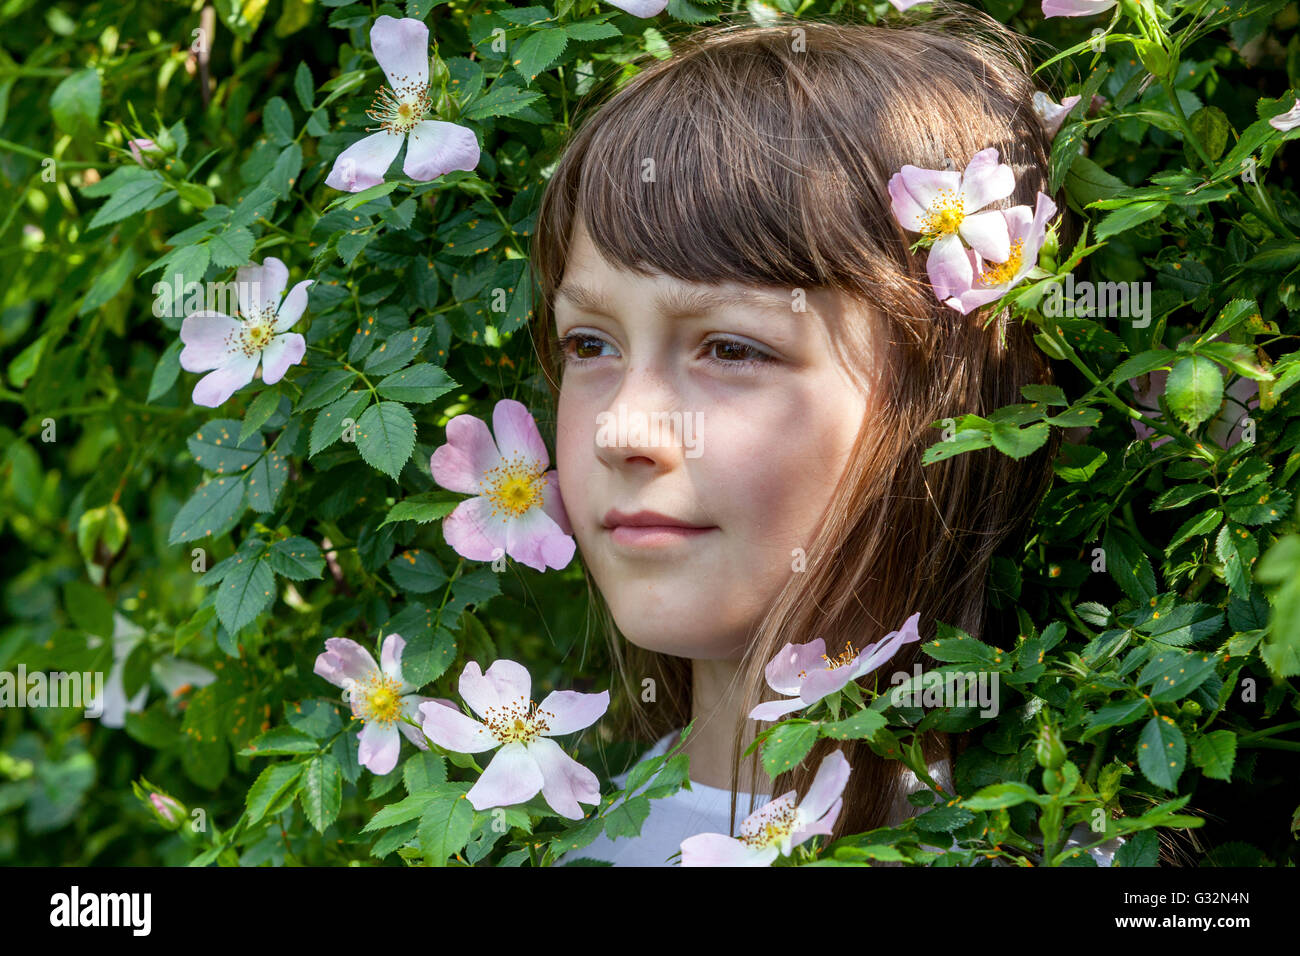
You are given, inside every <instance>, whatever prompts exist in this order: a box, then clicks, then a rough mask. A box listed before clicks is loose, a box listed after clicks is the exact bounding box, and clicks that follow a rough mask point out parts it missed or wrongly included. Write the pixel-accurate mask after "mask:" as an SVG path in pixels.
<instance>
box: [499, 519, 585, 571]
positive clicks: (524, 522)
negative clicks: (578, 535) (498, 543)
mask: <svg viewBox="0 0 1300 956" xmlns="http://www.w3.org/2000/svg"><path fill="white" fill-rule="evenodd" d="M505 526H506V545H505V548H506V554H508V555H510V557H512V558H514V559H515V560H516V561H519V562H520V563H522V564H526V565H528V566H529V567H530V568H532V569H533V570H535V571H545V570H546V569H547V567H548V566H549V567H553V568H562V567H564V566H565V565H567V564H568V563H569V561H570V560H571V559H572V558H573V555H574V552H575V551H576V545H575V544H574V541H573V539H572V538H570V537H568V536H567V535H566V534H564V532H562V531H561V530H560V528H559V526H558V525H557V524H556V523H555V522H554V521H552V520H551V516H550V515H548V514H547V513H546V511H545V509H543V508H541V507H537V506H534V507H532V508H529V509H528V510H527V511H525V512H524V513H523V514H522V515H520V516H519V517H517V518H509V519H507V520H506V522H505Z"/></svg>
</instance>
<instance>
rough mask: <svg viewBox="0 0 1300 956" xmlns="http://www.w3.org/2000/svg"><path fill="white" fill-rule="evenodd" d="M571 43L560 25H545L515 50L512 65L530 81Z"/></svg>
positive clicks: (557, 57)
mask: <svg viewBox="0 0 1300 956" xmlns="http://www.w3.org/2000/svg"><path fill="white" fill-rule="evenodd" d="M568 45H569V38H568V36H567V35H566V34H565V32H564V30H562V29H560V28H558V27H543V28H539V29H536V30H534V31H533V32H532V33H531V34H529V35H528V36H527V37H526V38H525V39H524V42H523V43H521V44H519V46H518V47H517V48H516V50H515V58H514V60H512V61H511V65H512V66H514V68H515V69H516V70H518V71H519V75H520V76H522V77H523V78H524V79H525V80H527V81H528V82H529V83H532V82H533V78H534V77H536V76H537V74H538V73H541V72H542V71H543V70H545V69H546V68H547V67H549V66H550V65H551V64H552V63H554V62H555V61H556V60H558V59H559V58H560V54H561V53H563V52H564V48H565V47H566V46H568Z"/></svg>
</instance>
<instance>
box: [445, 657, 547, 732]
mask: <svg viewBox="0 0 1300 956" xmlns="http://www.w3.org/2000/svg"><path fill="white" fill-rule="evenodd" d="M532 687H533V679H532V678H531V677H530V676H528V668H526V667H524V665H523V664H520V663H518V662H516V661H511V660H506V659H505V658H501V659H500V660H498V661H494V662H493V664H492V666H491V667H489V668H488V669H487V671H486V672H484V671H481V670H479V666H478V662H477V661H470V662H469V663H468V664H466V665H465V669H464V670H463V671H461V674H460V688H459V689H460V696H461V699H462V700H464V701H465V703H467V704H469V706H470V709H471V710H472V711H474V713H476V714H478V715H479V716H480V717H483V718H486V717H487V716H488V711H490V710H504V709H508V708H511V707H514V706H516V705H519V704H521V703H522V705H523V706H524V707H525V708H527V706H528V699H529V696H530V693H531V691H532Z"/></svg>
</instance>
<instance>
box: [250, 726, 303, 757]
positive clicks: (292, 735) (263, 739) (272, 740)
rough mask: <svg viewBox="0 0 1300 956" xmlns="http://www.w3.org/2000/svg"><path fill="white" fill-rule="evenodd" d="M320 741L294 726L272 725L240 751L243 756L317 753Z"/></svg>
mask: <svg viewBox="0 0 1300 956" xmlns="http://www.w3.org/2000/svg"><path fill="white" fill-rule="evenodd" d="M319 747H320V743H319V742H318V741H316V740H315V739H313V738H312V737H310V736H308V735H307V734H305V733H303V732H302V731H301V730H298V729H297V728H294V727H272V728H271V729H270V730H268V731H266V732H265V733H262V734H258V735H257V736H256V737H254V738H253V739H252V740H251V741H249V743H248V746H247V747H245V748H244V749H243V750H241V751H240V752H239V755H240V756H241V757H282V756H286V755H292V754H309V753H315V752H316V750H317V749H318V748H319Z"/></svg>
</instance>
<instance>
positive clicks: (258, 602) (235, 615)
mask: <svg viewBox="0 0 1300 956" xmlns="http://www.w3.org/2000/svg"><path fill="white" fill-rule="evenodd" d="M242 553H243V548H241V549H240V554H241V555H242ZM274 600H275V575H274V574H273V573H272V572H271V569H270V567H268V565H267V563H266V561H264V560H263V558H262V555H261V554H249V555H247V556H244V557H238V559H237V560H236V562H235V566H234V567H233V568H231V570H230V571H228V572H227V573H226V576H225V578H223V579H222V581H221V587H220V589H219V590H218V591H217V599H216V608H217V617H218V618H219V619H220V621H221V624H222V626H223V627H225V629H226V630H227V631H229V632H230V633H231V634H232V635H234V634H238V633H239V632H240V631H241V630H243V629H244V628H245V627H247V626H248V625H249V624H250V623H252V621H253V620H254V619H255V618H256V617H257V616H258V615H259V614H261V613H262V612H263V611H264V610H266V609H267V608H268V607H269V606H270V605H271V602H272V601H274Z"/></svg>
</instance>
